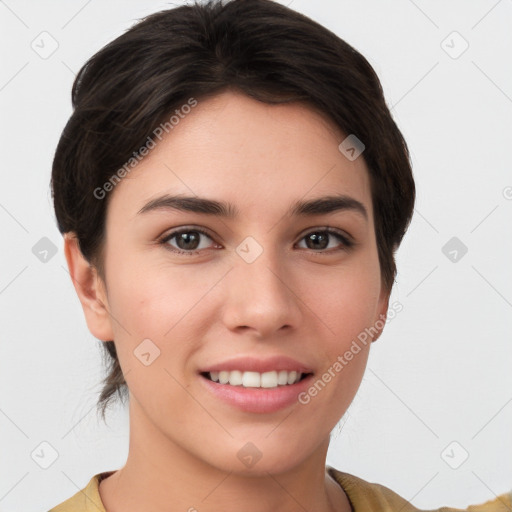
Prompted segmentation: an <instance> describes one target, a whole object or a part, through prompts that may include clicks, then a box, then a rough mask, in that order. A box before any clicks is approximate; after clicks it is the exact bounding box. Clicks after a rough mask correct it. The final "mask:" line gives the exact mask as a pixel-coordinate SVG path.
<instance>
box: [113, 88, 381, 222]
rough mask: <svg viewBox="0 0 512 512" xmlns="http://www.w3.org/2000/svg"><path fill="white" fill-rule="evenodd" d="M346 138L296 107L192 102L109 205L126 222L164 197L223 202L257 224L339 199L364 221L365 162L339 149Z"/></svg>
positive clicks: (233, 99) (234, 99)
mask: <svg viewBox="0 0 512 512" xmlns="http://www.w3.org/2000/svg"><path fill="white" fill-rule="evenodd" d="M176 119H178V118H176ZM164 133H165V132H164ZM346 136H347V134H344V133H343V132H342V131H341V130H340V129H339V127H337V126H336V125H335V124H334V123H333V122H332V121H331V120H330V119H329V118H328V116H326V115H324V114H322V113H319V112H318V111H316V110H314V109H312V108H311V107H310V106H308V105H306V104H303V103H289V104H278V105H275V104H274V105H270V104H267V103H262V102H259V101H257V100H254V99H252V98H249V97H248V96H246V95H243V94H241V93H235V92H224V93H222V94H219V95H217V96H214V97H212V98H208V99H206V100H203V101H201V100H200V99H199V100H197V105H196V106H195V107H194V108H193V109H190V111H189V113H188V114H182V115H181V116H180V117H179V120H178V122H177V123H176V122H175V124H173V128H172V129H171V130H170V131H169V133H167V134H165V135H164V136H163V138H162V140H159V139H157V138H155V139H154V142H155V144H156V145H155V147H154V148H153V149H152V150H151V152H150V153H149V154H148V155H147V156H145V157H144V158H143V159H142V160H141V161H140V162H139V163H138V164H137V165H136V167H135V168H134V169H133V170H132V171H131V172H130V173H129V174H127V175H126V176H125V177H124V178H123V179H122V180H121V183H119V184H118V185H117V186H116V187H115V189H114V191H113V197H112V198H111V205H110V207H109V208H115V209H116V210H121V212H120V213H122V214H123V215H125V216H129V217H133V215H135V214H136V212H137V211H139V210H140V208H142V207H143V206H144V205H145V204H146V203H147V202H148V201H150V200H152V199H155V198H156V197H158V196H161V195H162V194H164V193H168V194H184V195H187V196H193V195H197V196H200V197H208V198H212V199H223V200H225V201H227V202H230V203H233V204H236V205H237V210H239V211H243V212H244V214H247V215H251V214H255V215H258V216H259V218H260V219H263V218H264V217H266V216H269V217H272V216H275V215H279V214H282V213H283V212H284V210H287V209H288V207H289V205H290V204H292V203H295V202H296V201H297V200H298V199H310V198H314V197H319V196H325V195H333V194H345V195H348V196H351V197H353V198H354V199H356V200H358V201H360V202H361V203H363V204H364V205H365V207H366V209H367V210H368V214H369V217H370V218H371V217H372V208H371V193H370V182H369V175H368V169H367V167H366V164H365V162H364V160H363V158H362V157H359V158H357V159H356V160H354V161H350V160H349V159H347V158H346V157H345V156H344V155H343V154H342V153H341V152H340V150H339V149H338V146H339V144H340V143H341V142H342V141H343V140H344V139H345V138H346ZM262 207H264V208H262Z"/></svg>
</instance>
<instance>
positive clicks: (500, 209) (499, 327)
mask: <svg viewBox="0 0 512 512" xmlns="http://www.w3.org/2000/svg"><path fill="white" fill-rule="evenodd" d="M180 3H182V2H175V3H173V4H171V3H168V2H163V1H147V0H146V1H144V2H143V1H142V0H138V1H135V0H131V1H126V0H124V1H121V0H117V1H109V2H105V1H103V2H100V1H99V0H92V1H89V2H87V1H84V0H80V1H74V0H73V1H70V0H68V1H66V2H64V1H61V2H56V1H54V2H49V1H46V2H45V1H41V2H36V1H23V0H19V1H16V0H6V1H5V2H0V34H1V35H0V37H1V50H0V52H1V58H2V60H1V63H2V65H1V66H0V107H1V133H0V136H1V138H0V140H1V141H2V142H1V144H2V146H1V148H2V160H1V164H0V172H1V186H0V232H1V234H2V242H1V243H2V245H1V249H2V250H1V251H0V257H1V267H0V268H1V272H0V322H1V324H0V325H1V333H2V339H1V343H0V351H1V353H0V379H1V380H0V432H1V436H0V511H1V512H5V511H19V510H23V511H46V510H48V509H49V508H50V506H53V505H56V504H57V503H60V502H61V501H63V500H64V499H66V498H68V497H70V496H71V495H73V494H75V493H76V492H77V491H78V490H79V489H81V488H83V487H84V486H85V484H87V482H88V481H89V479H90V478H91V477H92V476H93V475H94V474H96V473H99V472H101V471H107V470H113V469H117V468H119V467H121V466H122V465H123V464H124V461H125V459H126V455H127V441H128V424H127V411H126V410H122V409H121V408H118V409H114V410H113V411H112V412H111V413H110V415H109V416H108V421H109V425H108V426H105V425H104V424H103V423H101V422H100V421H98V419H97V416H96V415H95V403H96V400H97V397H98V393H99V391H100V379H101V378H102V376H103V370H102V367H101V358H100V348H99V342H98V341H97V340H95V339H94V338H93V337H92V335H91V334H90V333H89V332H88V330H87V327H86V324H85V321H84V319H83V316H82V310H81V307H80V304H79V302H78V299H77V297H76V295H75V292H74V289H73V287H72V284H71V281H70V278H69V275H68V273H67V271H66V270H65V268H66V264H65V259H64V255H63V251H62V246H63V245H62V238H61V236H60V234H59V232H58V230H57V228H56V223H55V219H54V215H53V210H52V204H51V196H50V189H49V180H50V170H51V162H52V158H53V153H54V151H55V147H56V145H57V142H58V139H59V137H60V134H61V131H62V129H63V127H64V125H65V123H66V121H67V119H68V117H69V116H70V114H71V102H70V92H71V85H72V82H73V79H74V75H75V74H76V72H77V71H78V70H79V69H80V67H81V66H82V65H83V64H84V62H85V61H86V59H87V58H88V57H90V56H91V55H92V54H93V53H95V52H96V51H98V50H99V49H100V48H101V47H102V46H104V45H105V44H106V43H108V42H109V41H111V40H112V39H113V38H115V37H117V36H118V35H120V34H121V33H122V32H123V31H125V30H126V29H128V28H129V27H130V26H131V25H132V24H133V23H135V22H136V20H137V19H139V18H141V17H143V16H145V15H147V14H150V13H153V12H156V11H158V10H161V9H164V8H169V7H172V6H173V5H178V4H180ZM282 3H286V4H290V0H286V2H285V1H284V0H283V1H282ZM290 7H292V8H294V9H296V10H298V11H300V12H303V13H305V14H307V15H308V16H310V17H312V18H313V19H315V20H317V21H319V22H320V23H322V24H324V25H325V26H326V27H328V28H329V29H331V30H332V31H334V32H335V33H336V34H338V35H339V36H340V37H342V38H343V39H345V40H346V41H347V42H348V43H350V44H351V45H353V46H354V47H355V48H356V49H358V50H359V51H360V52H361V53H362V54H363V55H365V57H366V58H367V59H368V60H369V61H370V63H371V64H372V65H373V66H374V68H375V70H376V71H377V73H378V75H379V76H380V78H381V81H382V84H383V87H384V92H385V95H386V98H387V101H388V105H389V106H390V108H392V113H393V115H394V118H395V120H396V122H397V124H398V125H399V127H400V129H401V130H402V132H403V134H404V136H405V138H406V140H407V142H408V145H409V148H410V150H411V153H412V159H413V166H414V176H415V179H416V185H417V189H418V199H417V204H416V211H415V214H414V219H413V222H412V225H411V227H410V230H409V232H408V233H407V235H406V237H405V239H404V242H403V244H402V246H401V248H400V250H399V252H398V255H397V264H398V269H399V273H398V277H397V283H396V285H395V288H394V291H393V294H392V298H391V301H393V300H399V301H400V302H401V303H402V305H403V311H402V312H401V313H399V314H398V316H396V318H394V319H393V320H392V321H391V322H390V323H389V324H388V325H387V326H386V329H385V331H384V334H383V335H382V337H381V338H380V340H379V341H378V342H376V343H375V344H374V345H373V346H372V349H371V354H370V360H369V364H368V369H367V372H366V374H365V377H364V380H363V383H362V385H361V387H360V390H359V393H358V394H357V396H356V398H355V400H354V402H353V404H352V406H351V407H350V408H349V411H348V413H347V414H346V416H345V417H344V420H343V422H342V423H341V424H343V429H342V430H341V432H339V429H336V430H335V431H334V433H333V441H332V444H331V447H330V450H329V454H328V460H327V462H328V464H330V465H333V466H334V467H336V468H337V469H340V470H342V471H345V472H348V473H352V474H355V475H357V476H359V477H361V478H364V479H366V480H369V481H372V482H378V483H381V484H383V485H386V486H387V487H390V488H391V489H393V490H394V491H395V492H397V493H398V494H400V495H402V496H403V497H404V498H407V499H409V500H410V501H411V502H412V503H413V504H414V505H415V506H417V507H420V508H434V507H439V506H442V505H449V506H456V507H461V508H462V507H464V508H465V507H467V506H468V505H469V504H470V503H479V502H483V501H486V500H488V499H491V498H493V497H494V496H495V495H497V494H500V493H504V492H507V491H509V490H510V489H512V435H511V433H512V371H511V368H512V364H511V363H512V339H511V335H510V333H511V332H512V314H511V313H512V286H511V285H512V265H511V262H512V258H511V255H512V229H511V221H512V200H511V199H512V188H511V187H512V172H511V160H512V158H511V156H510V146H511V141H512V69H511V62H512V30H511V27H512V1H511V0H501V1H496V0H482V1H468V0H460V1H444V2H440V1H430V2H427V1H425V0H414V2H413V1H412V0H395V1H393V2H391V1H387V2H381V1H379V0H371V1H370V0H364V1H361V0H360V1H356V0H342V1H334V0H315V1H314V2H313V1H311V0H309V1H308V0H293V1H292V2H291V4H290ZM43 31H47V32H48V33H49V34H51V36H52V37H53V38H54V39H55V40H56V41H57V42H58V45H59V46H58V48H57V50H56V51H55V53H53V54H52V55H51V56H50V57H48V58H47V59H42V58H41V57H40V56H39V55H38V54H37V53H36V52H35V51H34V50H33V49H32V48H31V44H32V41H34V40H36V42H37V37H38V36H39V34H40V33H41V32H43ZM453 31H457V32H458V33H459V34H460V36H461V37H462V38H463V39H464V40H465V41H467V43H468V44H469V48H468V49H467V50H466V51H465V52H464V53H462V54H461V55H460V56H458V58H453V56H455V55H456V54H457V53H458V52H459V51H460V50H461V49H463V48H464V46H463V45H464V41H463V40H462V39H461V37H459V36H457V35H455V36H454V35H451V36H450V37H448V39H447V36H449V35H450V34H451V33H452V32H453ZM443 41H445V42H444V43H443ZM445 50H446V51H445ZM447 51H448V52H449V53H450V52H451V54H452V56H450V55H449V54H448V53H447ZM507 187H508V188H507ZM454 236H456V237H457V238H458V239H459V240H460V241H461V242H462V243H464V244H465V245H466V246H467V248H468V252H467V254H465V255H464V256H463V257H462V258H460V259H459V260H458V261H457V262H455V263H454V262H452V261H450V259H448V258H447V257H446V256H445V255H444V254H443V252H442V247H443V246H444V245H445V244H446V243H447V242H448V240H450V239H451V238H452V237H454ZM42 237H48V238H49V239H50V240H51V241H52V242H53V243H54V244H55V245H56V246H57V248H58V252H57V254H56V255H55V256H53V257H52V258H51V259H49V261H47V262H46V263H43V262H41V261H40V260H39V259H38V258H37V257H36V256H35V255H34V254H33V252H32V248H33V246H34V245H35V244H36V243H37V242H38V241H39V240H40V239H41V238H42ZM341 424H340V425H341ZM338 432H339V433H338ZM43 441H46V442H48V443H50V444H51V445H52V446H53V447H54V448H55V450H57V452H58V454H59V457H58V459H57V460H56V461H55V462H54V463H53V464H52V465H51V466H50V467H49V468H48V469H42V468H41V467H40V466H39V465H37V464H36V463H35V462H34V460H33V459H32V458H31V453H32V452H33V450H34V449H36V448H37V447H38V446H39V445H40V443H41V442H43ZM452 441H457V443H459V445H460V446H459V445H457V446H456V447H455V449H454V450H453V451H451V450H449V454H450V455H451V462H452V464H453V461H456V460H457V458H458V457H460V456H461V453H462V450H463V449H464V450H466V451H467V452H468V453H469V458H468V459H467V460H466V461H465V462H464V463H463V464H462V465H461V466H460V467H459V468H458V469H452V468H451V467H450V466H449V465H448V464H447V462H446V461H445V460H444V459H443V457H442V455H441V454H442V452H443V450H444V449H445V448H446V447H447V446H448V445H449V444H450V443H451V442H452ZM461 447H463V448H461ZM46 453H48V452H46Z"/></svg>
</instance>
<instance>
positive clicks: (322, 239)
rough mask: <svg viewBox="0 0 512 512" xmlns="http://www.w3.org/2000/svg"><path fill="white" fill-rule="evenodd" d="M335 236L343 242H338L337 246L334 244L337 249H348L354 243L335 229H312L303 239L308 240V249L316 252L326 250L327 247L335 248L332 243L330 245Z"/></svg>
mask: <svg viewBox="0 0 512 512" xmlns="http://www.w3.org/2000/svg"><path fill="white" fill-rule="evenodd" d="M333 238H335V239H337V240H338V242H341V244H339V243H338V245H337V246H336V245H335V246H334V249H335V250H336V247H337V248H338V250H344V249H348V248H349V247H351V246H352V245H353V244H352V242H351V241H350V240H349V239H348V238H347V237H345V236H344V235H342V234H341V233H338V232H337V231H335V230H333V229H322V230H317V231H311V232H310V233H308V234H307V235H305V236H304V237H303V238H302V240H305V241H306V249H311V250H313V251H315V252H318V251H325V250H326V249H333V247H332V245H331V247H329V245H330V243H331V242H332V240H333Z"/></svg>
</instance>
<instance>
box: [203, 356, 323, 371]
mask: <svg viewBox="0 0 512 512" xmlns="http://www.w3.org/2000/svg"><path fill="white" fill-rule="evenodd" d="M223 370H224V371H234V370H240V371H242V372H258V373H265V372H270V371H273V370H277V371H280V370H287V371H296V372H297V373H312V372H313V370H312V369H311V368H310V367H309V366H308V365H306V364H303V363H301V362H299V361H296V360H295V359H292V358H290V357H286V356H273V357H268V358H266V359H260V358H257V357H251V356H247V357H235V358H233V359H228V360H226V361H223V362H220V363H215V364H212V365H208V366H207V367H206V366H205V367H204V368H202V369H200V370H199V373H204V372H220V371H223Z"/></svg>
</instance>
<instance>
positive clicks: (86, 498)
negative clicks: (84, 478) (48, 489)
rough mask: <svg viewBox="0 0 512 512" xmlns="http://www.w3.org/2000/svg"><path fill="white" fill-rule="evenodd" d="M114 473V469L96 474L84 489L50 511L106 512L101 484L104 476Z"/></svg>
mask: <svg viewBox="0 0 512 512" xmlns="http://www.w3.org/2000/svg"><path fill="white" fill-rule="evenodd" d="M112 473H113V471H106V472H104V473H98V474H97V475H94V476H93V477H92V478H91V480H90V481H89V483H88V484H87V485H86V486H85V487H84V488H83V489H82V490H80V491H78V492H77V493H76V494H75V495H73V496H71V498H69V499H67V500H66V501H64V502H62V503H61V504H60V505H57V506H56V507H54V508H52V509H51V510H50V511H49V512H106V511H105V507H104V506H103V503H102V501H101V497H100V491H99V485H100V482H101V481H102V480H103V479H104V478H107V476H110V475H111V474H112Z"/></svg>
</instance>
